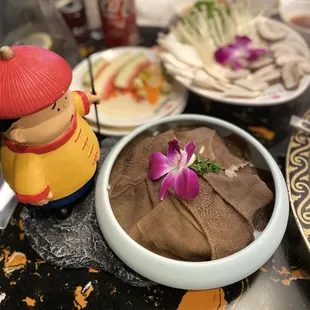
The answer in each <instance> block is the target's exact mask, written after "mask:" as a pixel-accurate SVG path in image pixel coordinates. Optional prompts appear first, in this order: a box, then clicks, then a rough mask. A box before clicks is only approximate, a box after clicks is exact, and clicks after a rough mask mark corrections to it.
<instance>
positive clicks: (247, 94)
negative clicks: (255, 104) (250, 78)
mask: <svg viewBox="0 0 310 310" xmlns="http://www.w3.org/2000/svg"><path fill="white" fill-rule="evenodd" d="M260 94H261V93H260V92H258V91H257V92H253V91H249V90H246V89H244V88H242V87H238V86H234V87H232V88H230V89H227V90H225V91H224V93H223V96H224V97H232V98H256V97H258V96H259V95H260Z"/></svg>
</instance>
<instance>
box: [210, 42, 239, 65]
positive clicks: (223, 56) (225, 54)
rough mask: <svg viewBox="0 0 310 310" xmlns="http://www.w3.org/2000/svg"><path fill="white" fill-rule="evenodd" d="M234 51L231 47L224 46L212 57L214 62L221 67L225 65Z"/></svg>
mask: <svg viewBox="0 0 310 310" xmlns="http://www.w3.org/2000/svg"><path fill="white" fill-rule="evenodd" d="M234 50H235V49H234V47H232V46H225V47H221V48H219V49H218V50H217V51H216V52H215V55H214V56H215V59H216V61H217V62H218V63H220V64H222V65H224V64H226V63H227V62H228V61H230V60H231V58H232V54H233V53H234Z"/></svg>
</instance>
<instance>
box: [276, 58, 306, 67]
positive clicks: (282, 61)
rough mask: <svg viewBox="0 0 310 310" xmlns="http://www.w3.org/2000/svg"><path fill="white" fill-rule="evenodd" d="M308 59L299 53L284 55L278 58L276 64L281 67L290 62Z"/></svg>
mask: <svg viewBox="0 0 310 310" xmlns="http://www.w3.org/2000/svg"><path fill="white" fill-rule="evenodd" d="M305 61H306V59H305V58H304V57H302V56H299V55H283V56H280V57H279V58H276V64H277V65H278V66H280V67H282V66H283V65H285V64H287V63H290V62H305Z"/></svg>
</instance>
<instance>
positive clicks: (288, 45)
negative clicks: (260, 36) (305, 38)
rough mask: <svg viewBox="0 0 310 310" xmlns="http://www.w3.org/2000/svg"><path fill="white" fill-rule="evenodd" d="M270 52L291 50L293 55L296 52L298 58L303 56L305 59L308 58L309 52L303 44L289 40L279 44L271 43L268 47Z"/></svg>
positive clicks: (309, 56)
mask: <svg viewBox="0 0 310 310" xmlns="http://www.w3.org/2000/svg"><path fill="white" fill-rule="evenodd" d="M270 50H271V51H272V52H276V51H280V50H281V51H288V50H293V51H294V52H295V53H296V52H297V53H298V54H299V55H300V56H303V57H305V58H310V50H309V48H308V46H305V45H304V44H303V43H301V42H299V41H296V40H290V39H286V40H284V41H281V42H277V43H273V44H272V45H271V46H270Z"/></svg>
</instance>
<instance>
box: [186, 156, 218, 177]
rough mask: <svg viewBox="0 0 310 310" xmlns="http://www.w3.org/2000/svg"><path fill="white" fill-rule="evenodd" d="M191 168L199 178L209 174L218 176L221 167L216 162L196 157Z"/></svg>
mask: <svg viewBox="0 0 310 310" xmlns="http://www.w3.org/2000/svg"><path fill="white" fill-rule="evenodd" d="M191 168H193V169H194V170H195V171H196V173H197V174H198V175H200V176H203V175H204V174H205V173H210V172H213V173H217V174H218V173H219V172H220V171H221V167H220V165H219V164H218V163H217V162H216V161H214V160H211V159H208V158H200V157H198V156H197V157H196V159H195V161H194V163H193V164H192V165H191Z"/></svg>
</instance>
